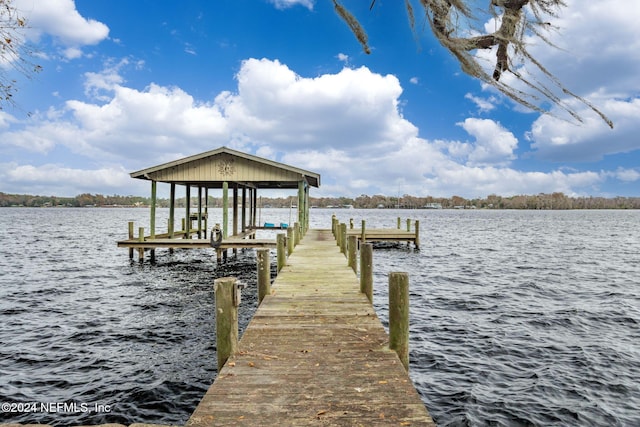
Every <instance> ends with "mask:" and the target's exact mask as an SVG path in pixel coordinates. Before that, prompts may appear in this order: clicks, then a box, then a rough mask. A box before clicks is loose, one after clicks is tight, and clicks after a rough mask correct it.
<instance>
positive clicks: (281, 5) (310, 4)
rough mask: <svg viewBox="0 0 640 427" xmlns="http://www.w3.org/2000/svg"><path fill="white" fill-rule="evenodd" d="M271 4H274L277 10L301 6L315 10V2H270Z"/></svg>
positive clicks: (312, 0) (274, 0) (296, 0)
mask: <svg viewBox="0 0 640 427" xmlns="http://www.w3.org/2000/svg"><path fill="white" fill-rule="evenodd" d="M269 3H272V4H273V5H274V6H275V7H276V9H289V8H290V7H293V6H296V5H300V6H304V7H306V8H307V9H309V10H313V4H314V3H315V1H314V0H269Z"/></svg>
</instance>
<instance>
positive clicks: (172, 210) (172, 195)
mask: <svg viewBox="0 0 640 427" xmlns="http://www.w3.org/2000/svg"><path fill="white" fill-rule="evenodd" d="M169 193H170V195H169V198H170V200H169V230H167V231H168V232H169V238H170V239H173V232H174V228H175V225H174V223H175V219H176V215H175V210H176V184H175V183H173V182H172V183H171V189H170V190H169Z"/></svg>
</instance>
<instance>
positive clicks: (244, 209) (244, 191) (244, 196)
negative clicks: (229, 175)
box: [242, 187, 247, 233]
mask: <svg viewBox="0 0 640 427" xmlns="http://www.w3.org/2000/svg"><path fill="white" fill-rule="evenodd" d="M246 230H247V188H246V187H242V232H243V233H244V232H245V231H246Z"/></svg>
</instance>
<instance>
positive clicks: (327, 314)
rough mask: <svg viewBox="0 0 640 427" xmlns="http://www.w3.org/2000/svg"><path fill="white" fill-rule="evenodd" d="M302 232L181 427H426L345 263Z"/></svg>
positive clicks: (319, 237)
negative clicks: (235, 347) (236, 344)
mask: <svg viewBox="0 0 640 427" xmlns="http://www.w3.org/2000/svg"><path fill="white" fill-rule="evenodd" d="M327 234H329V235H330V231H328V230H327V231H323V232H320V231H318V230H309V232H308V233H307V235H306V236H305V238H304V239H303V240H302V241H301V243H300V244H299V245H298V246H297V247H296V249H295V251H294V252H293V254H292V255H291V257H289V259H288V260H287V263H286V265H285V266H284V267H283V268H282V270H281V272H280V274H279V275H278V277H277V278H276V280H275V282H274V284H273V286H272V290H271V293H270V294H269V295H266V296H265V298H264V300H263V301H262V304H261V305H260V306H259V307H258V309H257V311H256V313H255V315H254V317H253V319H252V320H251V322H250V323H249V325H248V327H247V329H246V330H245V333H244V335H243V336H242V339H241V340H240V343H239V347H238V348H239V350H238V353H236V354H235V355H233V356H231V357H230V358H229V360H228V361H227V363H226V364H225V365H224V367H223V368H222V369H221V370H220V372H219V375H218V377H217V378H216V380H215V382H214V384H213V385H212V386H211V387H210V388H209V390H208V392H207V394H206V395H205V396H204V398H203V399H202V401H201V402H200V404H199V405H198V407H197V408H196V410H195V412H194V413H193V415H192V416H191V418H190V419H189V421H188V423H187V425H188V426H213V425H224V426H234V425H260V426H271V425H300V426H306V425H349V426H359V425H362V426H376V425H390V424H391V425H412V426H433V425H434V424H433V422H432V420H431V418H430V417H429V414H428V412H427V410H426V408H425V407H424V404H423V403H422V401H421V400H420V397H419V396H418V393H417V392H416V390H415V388H414V386H413V384H412V382H411V380H410V379H409V377H408V375H407V372H406V371H405V369H404V368H403V366H402V363H401V361H400V359H399V358H398V356H397V354H396V353H395V352H394V351H392V350H390V349H389V347H388V344H389V338H388V336H387V334H386V333H385V331H384V328H383V327H382V325H381V323H380V320H379V319H378V317H377V316H376V313H375V311H374V310H373V308H372V307H371V304H370V302H369V301H368V299H367V297H366V296H365V295H364V294H362V293H360V291H359V288H360V285H359V282H358V280H357V278H356V276H355V274H354V273H353V270H352V269H351V268H350V267H349V266H348V265H347V261H346V259H345V257H344V256H343V255H342V254H341V253H340V252H339V248H338V247H337V246H336V245H335V243H334V242H333V241H332V240H331V239H330V238H328V237H327Z"/></svg>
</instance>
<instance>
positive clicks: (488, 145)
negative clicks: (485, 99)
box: [458, 118, 518, 166]
mask: <svg viewBox="0 0 640 427" xmlns="http://www.w3.org/2000/svg"><path fill="white" fill-rule="evenodd" d="M458 125H459V126H461V127H462V128H463V129H464V130H466V131H467V133H469V134H470V135H472V136H473V137H475V139H476V141H475V143H474V144H473V149H472V151H471V152H470V153H469V156H468V161H469V164H470V165H485V166H488V165H494V166H495V165H506V164H508V163H509V162H511V160H513V159H515V158H516V156H515V154H514V153H513V152H514V150H515V149H516V148H517V147H518V139H517V138H516V137H515V136H513V134H512V133H511V132H509V131H508V130H507V129H505V128H504V127H502V125H500V123H496V122H494V121H493V120H489V119H474V118H468V119H466V120H465V121H464V122H461V123H458Z"/></svg>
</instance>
